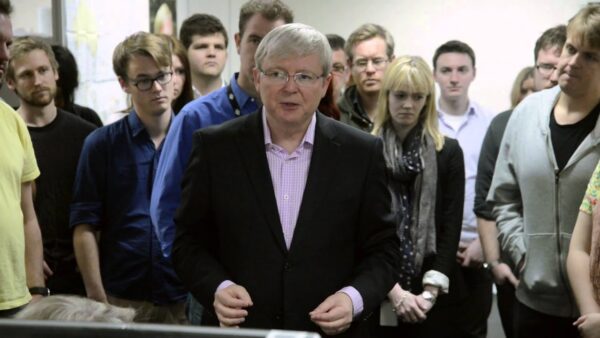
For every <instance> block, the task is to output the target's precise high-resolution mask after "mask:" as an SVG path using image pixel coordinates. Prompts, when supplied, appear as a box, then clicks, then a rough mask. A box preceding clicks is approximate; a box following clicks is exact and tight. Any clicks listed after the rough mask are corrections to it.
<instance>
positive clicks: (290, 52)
mask: <svg viewBox="0 0 600 338" xmlns="http://www.w3.org/2000/svg"><path fill="white" fill-rule="evenodd" d="M313 54H316V55H318V56H319V59H320V61H321V65H322V66H323V74H322V75H327V74H329V72H330V71H331V47H329V42H328V41H327V38H326V37H325V35H323V33H321V32H319V31H318V30H316V29H314V28H313V27H311V26H308V25H305V24H301V23H291V24H287V25H283V26H279V27H277V28H275V29H273V30H272V31H270V32H269V33H268V34H267V35H266V36H265V37H264V38H263V39H262V41H261V42H260V45H258V48H257V49H256V54H255V55H254V60H256V67H257V68H258V69H262V64H263V62H264V60H265V59H266V58H276V59H280V58H286V57H304V56H309V55H313Z"/></svg>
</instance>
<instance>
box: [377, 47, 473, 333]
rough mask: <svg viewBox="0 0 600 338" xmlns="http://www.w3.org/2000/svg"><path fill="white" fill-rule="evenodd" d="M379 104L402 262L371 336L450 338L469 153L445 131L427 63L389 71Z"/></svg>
mask: <svg viewBox="0 0 600 338" xmlns="http://www.w3.org/2000/svg"><path fill="white" fill-rule="evenodd" d="M378 102H379V106H378V111H377V116H376V117H375V126H374V130H373V134H375V135H377V136H379V137H381V138H382V139H383V144H384V155H385V161H386V166H387V168H388V172H389V177H390V179H389V188H390V191H391V193H392V195H393V198H392V200H393V202H394V206H395V211H396V224H397V227H396V231H397V234H398V237H399V238H400V247H399V248H398V250H400V251H401V256H402V259H401V261H400V262H399V264H398V266H399V269H398V271H397V283H396V285H395V286H394V287H393V289H392V290H390V292H389V293H388V300H387V301H386V302H387V303H384V304H382V307H381V312H380V318H379V323H377V324H374V325H373V331H374V332H372V336H373V337H378V338H382V337H413V336H415V337H416V336H418V337H436V338H438V337H445V336H448V337H451V336H452V326H453V325H452V324H453V323H449V322H448V321H447V320H445V318H446V317H447V316H445V315H444V311H443V308H444V306H443V305H444V303H447V299H445V298H447V296H445V294H447V293H448V292H449V291H451V290H452V289H450V285H451V281H453V278H452V277H453V271H454V269H455V267H456V265H457V263H456V251H457V249H458V241H459V236H460V230H461V225H462V210H463V196H464V185H465V172H464V164H463V154H462V150H461V149H460V146H459V145H458V142H457V141H456V140H454V139H449V138H445V137H444V136H443V135H442V134H441V133H440V132H439V130H438V118H437V111H436V106H435V85H434V80H433V76H432V72H431V69H430V68H429V66H428V65H427V63H426V62H425V61H424V60H423V59H422V58H420V57H418V56H405V57H401V58H398V59H396V60H395V61H394V62H393V63H392V64H390V65H389V66H388V68H387V70H386V73H385V75H384V77H383V83H382V89H381V91H380V93H379V101H378ZM438 297H439V300H438ZM436 300H437V304H438V305H436ZM390 305H391V306H390ZM434 305H436V306H434ZM438 309H439V310H438ZM398 322H399V323H398Z"/></svg>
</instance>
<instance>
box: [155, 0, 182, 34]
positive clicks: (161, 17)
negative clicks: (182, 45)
mask: <svg viewBox="0 0 600 338" xmlns="http://www.w3.org/2000/svg"><path fill="white" fill-rule="evenodd" d="M176 4H177V0H150V32H152V33H161V34H167V35H172V36H175V35H176V34H175V27H176V26H177V25H176V24H175V23H176V21H177V6H176Z"/></svg>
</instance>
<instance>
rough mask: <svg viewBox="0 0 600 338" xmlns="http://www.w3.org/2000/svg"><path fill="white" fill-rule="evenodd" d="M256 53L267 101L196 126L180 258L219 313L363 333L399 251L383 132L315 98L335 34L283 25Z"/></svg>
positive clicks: (211, 320) (188, 278)
mask: <svg viewBox="0 0 600 338" xmlns="http://www.w3.org/2000/svg"><path fill="white" fill-rule="evenodd" d="M255 59H256V65H257V68H256V69H255V70H254V82H255V85H256V87H257V90H258V92H259V94H260V97H261V101H262V102H263V104H264V107H263V109H262V110H261V111H259V112H257V113H255V114H251V115H248V116H245V117H241V118H238V119H236V120H233V121H230V122H227V123H225V124H223V125H221V126H218V127H214V128H207V129H203V130H200V131H199V132H197V133H196V134H195V135H194V147H193V151H192V155H191V158H190V162H189V165H188V168H187V171H186V173H185V176H184V180H183V190H182V202H181V206H180V208H179V210H178V212H177V215H176V217H175V224H176V226H177V231H176V237H175V242H174V250H173V262H174V264H175V267H176V270H177V272H178V274H179V276H180V277H181V279H182V280H183V281H184V283H185V284H186V286H187V287H188V288H189V289H190V291H191V292H192V293H193V294H194V296H195V297H196V298H197V299H198V300H199V301H200V302H201V303H203V305H204V306H205V307H206V308H213V309H214V311H211V312H212V313H208V314H207V315H206V316H205V317H203V319H204V321H205V323H207V324H217V323H219V324H220V325H221V326H244V327H251V328H272V329H289V330H308V331H319V332H320V333H321V334H323V333H324V334H327V335H333V334H340V333H343V336H345V337H364V336H366V335H367V334H366V332H365V325H360V323H362V322H363V320H362V319H364V318H366V317H368V315H369V314H370V313H371V312H372V311H373V310H374V309H376V308H378V306H379V303H380V302H381V301H382V300H383V298H385V296H386V293H387V291H388V290H389V289H390V288H391V287H392V286H393V284H394V280H395V279H394V267H395V264H396V261H397V259H398V258H399V257H398V250H397V248H398V242H397V241H398V240H397V237H396V234H395V226H394V223H393V219H392V214H391V206H390V205H391V203H390V195H389V192H388V190H387V188H386V181H387V178H386V173H385V169H384V160H383V154H382V144H381V141H380V140H379V139H376V138H374V137H372V136H370V135H368V134H365V133H363V132H360V131H357V130H354V129H352V128H350V127H347V126H344V125H343V124H341V123H338V122H336V121H333V120H331V119H329V118H326V117H324V116H323V115H321V114H319V113H316V112H315V111H316V108H317V105H318V103H319V101H320V99H321V98H322V97H323V95H324V94H325V92H326V90H327V87H328V85H329V82H330V80H331V75H330V74H329V73H330V68H331V49H330V47H329V44H328V42H327V39H326V38H325V36H323V34H321V33H319V32H318V31H316V30H315V29H313V28H312V27H309V26H306V25H302V24H290V25H284V26H281V27H279V28H276V29H274V30H273V31H271V32H270V33H269V34H267V35H266V36H265V38H264V39H263V41H262V42H261V44H260V45H259V47H258V49H257V52H256V57H255ZM215 315H216V317H215Z"/></svg>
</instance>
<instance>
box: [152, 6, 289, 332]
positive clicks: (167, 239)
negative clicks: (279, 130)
mask: <svg viewBox="0 0 600 338" xmlns="http://www.w3.org/2000/svg"><path fill="white" fill-rule="evenodd" d="M292 21H293V14H292V11H291V10H290V9H289V8H288V7H287V5H285V4H284V3H283V2H281V1H280V0H273V1H257V0H250V1H249V2H247V3H246V4H244V5H243V6H242V8H241V9H240V20H239V29H240V31H239V33H236V34H235V37H234V38H235V44H236V47H237V50H238V53H239V55H240V72H239V73H235V74H234V75H233V77H232V78H231V81H230V82H229V85H228V86H226V87H223V88H221V89H219V90H217V91H214V92H212V93H210V94H209V95H206V96H203V97H201V98H199V99H197V100H195V101H192V102H191V103H189V104H188V105H186V106H185V107H184V108H183V109H182V110H181V112H180V113H179V114H178V115H177V117H176V118H175V119H174V120H173V123H172V124H171V127H170V130H169V134H168V135H167V138H166V140H165V144H164V150H163V155H162V157H161V159H160V161H159V164H158V169H157V172H156V179H155V181H154V187H153V191H152V199H151V204H150V210H151V217H152V223H153V225H154V227H155V230H156V234H157V236H158V239H159V241H160V243H161V246H162V250H163V254H164V255H165V256H169V255H170V253H171V246H172V243H173V239H174V235H175V225H174V223H173V217H174V215H175V210H176V209H177V207H178V206H179V201H180V199H181V197H180V195H181V178H182V176H183V171H184V169H185V167H186V165H187V162H188V158H189V156H190V153H191V149H192V134H193V133H194V131H196V130H198V129H200V128H204V127H208V126H211V125H216V124H220V123H223V122H225V121H228V120H231V119H234V118H236V117H239V116H242V115H247V114H250V113H252V112H254V111H256V110H257V109H258V105H259V104H258V102H257V97H258V94H257V93H256V88H255V87H254V83H253V79H252V70H253V69H254V52H255V51H256V48H257V47H258V44H259V43H260V41H261V39H262V38H263V37H264V36H265V35H266V34H267V33H268V32H269V31H271V30H272V29H273V28H275V27H277V26H281V25H283V24H285V23H290V22H292ZM189 305H190V308H191V309H190V314H189V315H188V316H189V319H190V322H191V323H192V324H199V322H200V317H201V309H198V307H199V304H197V302H195V301H194V300H191V303H190V304H189ZM196 309H198V310H196Z"/></svg>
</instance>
